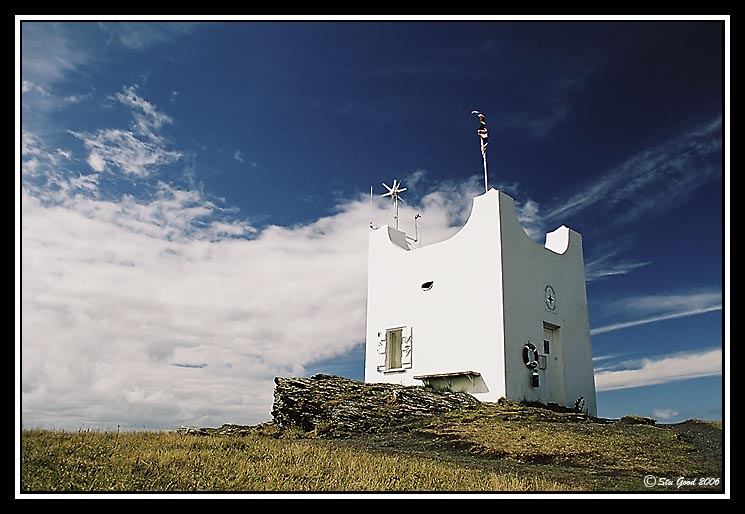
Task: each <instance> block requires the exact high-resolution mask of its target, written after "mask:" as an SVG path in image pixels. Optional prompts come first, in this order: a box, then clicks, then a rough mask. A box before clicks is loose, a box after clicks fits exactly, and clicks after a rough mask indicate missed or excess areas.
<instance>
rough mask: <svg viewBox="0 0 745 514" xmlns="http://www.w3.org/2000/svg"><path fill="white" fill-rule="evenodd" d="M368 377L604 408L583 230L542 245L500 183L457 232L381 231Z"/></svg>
mask: <svg viewBox="0 0 745 514" xmlns="http://www.w3.org/2000/svg"><path fill="white" fill-rule="evenodd" d="M365 381H366V382H387V383H396V384H404V385H422V384H423V383H424V384H429V385H432V386H433V387H448V388H450V389H451V390H453V391H466V392H469V393H471V394H473V395H474V396H475V397H476V398H478V399H480V400H482V401H496V400H497V399H499V398H500V397H506V398H507V399H509V400H514V401H540V402H543V403H556V404H559V405H563V406H567V407H574V406H575V404H576V403H577V402H578V400H579V399H580V398H582V399H583V400H584V408H585V409H586V410H587V412H588V413H589V414H591V415H596V414H597V407H596V402H595V381H594V375H593V367H592V349H591V346H590V329H589V321H588V315H587V293H586V290H585V273H584V261H583V256H582V237H581V236H580V235H579V234H578V233H577V232H575V231H573V230H571V229H569V228H567V227H565V226H561V227H559V228H558V229H556V230H555V231H553V232H550V233H548V234H546V243H545V245H543V246H541V245H539V244H537V243H535V242H534V241H532V240H531V239H530V238H529V237H528V236H527V235H526V234H525V231H524V230H523V228H522V226H521V225H520V223H519V221H518V219H517V213H516V211H515V205H514V201H513V200H512V198H510V197H509V196H507V195H506V194H504V193H502V192H500V191H497V190H495V189H490V190H489V191H488V192H486V193H485V194H483V195H480V196H477V197H476V198H474V200H473V208H472V211H471V215H470V218H469V219H468V222H467V223H466V224H465V226H464V227H463V228H462V229H461V230H460V231H459V232H458V233H456V234H455V235H454V236H453V237H451V238H450V239H447V240H445V241H441V242H439V243H435V244H432V245H429V246H425V247H422V248H412V247H411V246H410V245H409V243H408V241H407V238H406V234H405V233H404V232H402V231H400V230H397V229H395V228H393V227H389V226H387V225H384V226H382V227H380V228H376V229H373V230H372V231H371V232H370V246H369V264H368V290H367V345H366V353H365Z"/></svg>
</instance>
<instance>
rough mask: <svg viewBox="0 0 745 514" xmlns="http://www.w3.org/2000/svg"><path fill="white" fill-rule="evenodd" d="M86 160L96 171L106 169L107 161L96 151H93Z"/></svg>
mask: <svg viewBox="0 0 745 514" xmlns="http://www.w3.org/2000/svg"><path fill="white" fill-rule="evenodd" d="M85 162H87V163H88V165H89V166H90V167H91V168H93V170H94V171H99V172H101V171H103V170H104V169H106V161H105V160H104V158H103V157H101V156H100V155H98V154H97V153H96V152H91V153H90V155H89V156H88V158H87V159H86V160H85Z"/></svg>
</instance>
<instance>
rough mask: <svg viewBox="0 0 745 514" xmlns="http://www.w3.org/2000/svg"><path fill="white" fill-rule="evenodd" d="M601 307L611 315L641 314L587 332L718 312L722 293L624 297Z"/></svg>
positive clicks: (696, 292)
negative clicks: (611, 313) (640, 316)
mask: <svg viewBox="0 0 745 514" xmlns="http://www.w3.org/2000/svg"><path fill="white" fill-rule="evenodd" d="M604 310H607V311H611V312H613V313H614V314H615V315H619V314H620V315H628V314H635V315H637V316H638V315H642V316H643V317H642V318H636V319H632V320H627V321H621V322H617V323H611V324H608V325H603V326H600V327H596V328H593V329H592V330H590V334H592V335H595V334H602V333H604V332H613V331H615V330H621V329H624V328H629V327H636V326H639V325H646V324H648V323H655V322H657V321H665V320H670V319H677V318H685V317H688V316H696V315H698V314H706V313H708V312H716V311H721V310H722V293H721V291H693V292H688V293H684V294H667V295H647V296H637V297H628V298H623V299H621V300H617V301H614V302H610V303H608V304H606V305H605V306H604Z"/></svg>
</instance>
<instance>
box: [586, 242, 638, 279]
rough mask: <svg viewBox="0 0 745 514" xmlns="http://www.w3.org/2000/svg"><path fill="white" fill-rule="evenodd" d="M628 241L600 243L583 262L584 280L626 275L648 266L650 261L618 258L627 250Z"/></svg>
mask: <svg viewBox="0 0 745 514" xmlns="http://www.w3.org/2000/svg"><path fill="white" fill-rule="evenodd" d="M629 246H630V243H629V242H628V240H619V239H615V240H614V241H613V242H612V243H610V244H609V243H600V244H598V245H596V246H595V249H594V251H593V252H592V253H591V254H590V255H589V256H588V258H587V259H586V261H585V280H586V281H587V282H593V281H595V280H601V279H604V278H608V277H615V276H618V275H626V274H627V273H631V272H632V271H636V270H637V269H639V268H643V267H644V266H648V265H649V264H651V262H650V261H630V260H628V259H623V258H620V255H621V254H622V253H624V252H625V251H627V250H628V248H629Z"/></svg>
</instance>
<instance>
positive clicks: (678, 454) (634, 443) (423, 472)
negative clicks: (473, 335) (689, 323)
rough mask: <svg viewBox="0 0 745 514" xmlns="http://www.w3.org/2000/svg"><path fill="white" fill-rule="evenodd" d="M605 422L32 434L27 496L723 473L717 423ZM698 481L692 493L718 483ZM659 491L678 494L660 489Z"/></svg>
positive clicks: (637, 481) (619, 484) (552, 415)
mask: <svg viewBox="0 0 745 514" xmlns="http://www.w3.org/2000/svg"><path fill="white" fill-rule="evenodd" d="M624 421H625V422H623V423H621V422H609V421H608V420H595V419H593V418H587V417H583V416H578V415H576V414H570V413H556V412H552V411H548V410H546V409H542V408H535V407H525V406H520V405H516V404H508V403H503V404H484V405H481V406H478V407H475V408H468V409H461V410H458V411H453V412H450V413H447V414H442V415H438V416H432V417H428V418H424V419H421V420H417V421H416V422H411V423H407V424H403V425H401V426H397V427H393V428H392V429H391V430H389V431H386V432H384V433H378V434H374V435H365V436H357V437H351V438H343V439H335V438H329V437H328V436H329V435H328V434H327V435H326V437H327V438H320V437H318V435H317V434H314V433H310V434H307V433H302V432H297V431H285V432H284V433H280V432H279V431H278V429H277V428H276V427H275V426H272V425H263V426H258V427H243V428H240V429H232V430H230V431H229V432H231V433H233V434H234V435H219V434H218V433H217V432H215V433H214V435H213V436H195V435H188V436H184V435H179V434H176V433H172V432H140V433H122V434H116V433H96V432H79V433H70V432H52V431H43V430H28V431H24V432H23V434H22V451H21V459H22V460H21V466H22V469H21V473H22V478H21V486H22V490H23V491H26V492H31V491H563V490H566V491H572V490H574V491H616V490H636V491H649V490H650V489H648V488H646V487H645V486H644V484H643V477H644V476H645V475H649V474H652V475H655V476H656V477H667V478H672V479H673V480H676V479H677V478H678V477H679V476H684V477H688V478H698V477H721V432H722V431H721V424H717V423H709V422H694V421H690V422H687V423H685V424H680V425H669V426H655V425H648V424H640V423H643V420H634V419H629V420H624ZM721 484H722V483H721V481H720V485H719V486H717V487H699V486H696V487H692V486H687V487H686V489H685V490H687V491H690V490H709V491H712V490H721V488H722V485H721ZM652 490H654V491H655V492H663V491H671V492H672V491H677V489H676V488H675V487H657V488H654V489H652Z"/></svg>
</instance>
